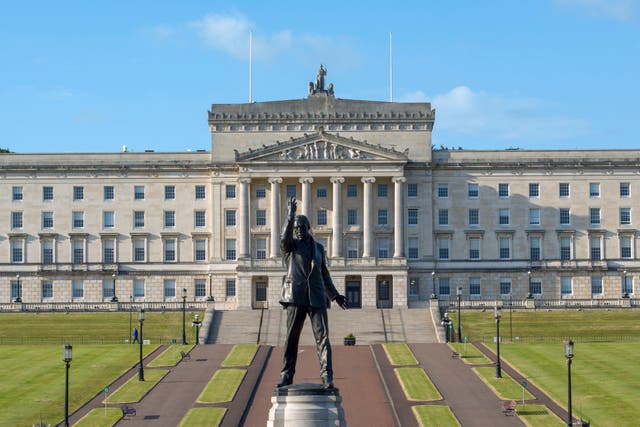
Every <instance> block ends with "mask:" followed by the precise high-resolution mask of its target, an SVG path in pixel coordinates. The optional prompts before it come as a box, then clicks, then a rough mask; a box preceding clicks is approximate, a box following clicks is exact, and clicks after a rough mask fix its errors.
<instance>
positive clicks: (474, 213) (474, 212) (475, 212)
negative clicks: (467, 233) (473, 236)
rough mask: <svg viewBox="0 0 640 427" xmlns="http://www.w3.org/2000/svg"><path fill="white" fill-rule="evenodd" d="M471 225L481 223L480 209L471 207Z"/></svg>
mask: <svg viewBox="0 0 640 427" xmlns="http://www.w3.org/2000/svg"><path fill="white" fill-rule="evenodd" d="M468 216H469V225H480V210H479V209H469V215H468Z"/></svg>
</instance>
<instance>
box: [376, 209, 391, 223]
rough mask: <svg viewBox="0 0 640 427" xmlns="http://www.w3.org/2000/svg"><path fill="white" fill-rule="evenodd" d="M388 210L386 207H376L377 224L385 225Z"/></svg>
mask: <svg viewBox="0 0 640 427" xmlns="http://www.w3.org/2000/svg"><path fill="white" fill-rule="evenodd" d="M388 216H389V211H387V210H386V209H378V225H387V223H388V219H389V218H388Z"/></svg>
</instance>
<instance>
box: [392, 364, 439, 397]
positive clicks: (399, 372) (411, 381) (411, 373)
mask: <svg viewBox="0 0 640 427" xmlns="http://www.w3.org/2000/svg"><path fill="white" fill-rule="evenodd" d="M394 371H395V372H396V376H397V377H398V381H400V385H401V386H402V389H403V390H404V393H405V395H406V396H407V399H409V400H421V401H430V400H440V399H442V396H441V395H440V393H439V392H438V390H437V389H436V388H435V386H434V385H433V383H432V382H431V380H430V379H429V377H427V374H426V373H425V372H424V370H423V369H422V368H396V369H394Z"/></svg>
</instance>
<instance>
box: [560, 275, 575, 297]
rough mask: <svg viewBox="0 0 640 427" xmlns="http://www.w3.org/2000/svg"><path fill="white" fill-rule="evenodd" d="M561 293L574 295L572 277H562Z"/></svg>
mask: <svg viewBox="0 0 640 427" xmlns="http://www.w3.org/2000/svg"><path fill="white" fill-rule="evenodd" d="M560 293H561V294H562V295H571V294H572V293H573V281H572V279H571V276H561V277H560Z"/></svg>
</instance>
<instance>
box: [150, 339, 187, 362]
mask: <svg viewBox="0 0 640 427" xmlns="http://www.w3.org/2000/svg"><path fill="white" fill-rule="evenodd" d="M192 348H193V346H192V345H182V344H174V345H171V346H169V347H167V349H166V350H165V351H163V352H162V354H160V355H159V356H158V357H156V358H155V359H153V360H152V361H151V362H149V364H148V365H147V366H151V367H159V366H175V365H177V364H178V362H179V361H180V360H182V355H181V354H180V352H181V351H184V352H185V353H187V352H189V351H190V350H191V349H192Z"/></svg>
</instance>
